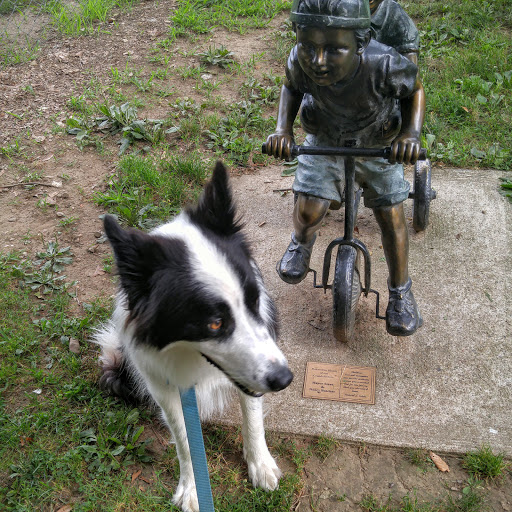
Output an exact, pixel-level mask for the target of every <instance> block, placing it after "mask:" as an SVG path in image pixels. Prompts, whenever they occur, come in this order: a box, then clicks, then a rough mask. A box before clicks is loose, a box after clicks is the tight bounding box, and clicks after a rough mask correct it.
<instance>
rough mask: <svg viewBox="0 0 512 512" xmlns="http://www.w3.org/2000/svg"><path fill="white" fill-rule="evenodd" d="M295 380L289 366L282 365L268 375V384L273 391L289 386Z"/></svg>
mask: <svg viewBox="0 0 512 512" xmlns="http://www.w3.org/2000/svg"><path fill="white" fill-rule="evenodd" d="M292 380H293V373H292V372H291V371H290V369H289V368H288V366H280V367H279V368H278V369H277V370H275V371H273V372H272V373H271V374H270V375H269V376H268V377H267V384H268V387H269V388H270V390H271V391H281V390H282V389H284V388H286V387H288V386H289V385H290V383H291V382H292Z"/></svg>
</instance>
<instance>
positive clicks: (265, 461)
mask: <svg viewBox="0 0 512 512" xmlns="http://www.w3.org/2000/svg"><path fill="white" fill-rule="evenodd" d="M247 468H248V470H249V478H250V480H251V483H252V485H253V487H261V488H262V489H265V490H266V491H273V490H274V489H277V486H278V485H279V479H280V478H281V475H282V473H281V470H280V469H279V468H278V467H277V464H276V462H275V460H274V459H273V457H272V456H271V455H270V454H268V456H267V457H263V458H259V457H254V458H249V457H248V458H247Z"/></svg>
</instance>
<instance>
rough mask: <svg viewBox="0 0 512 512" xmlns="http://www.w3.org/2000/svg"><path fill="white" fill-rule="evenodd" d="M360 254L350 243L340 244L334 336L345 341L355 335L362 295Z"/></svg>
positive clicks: (335, 284)
mask: <svg viewBox="0 0 512 512" xmlns="http://www.w3.org/2000/svg"><path fill="white" fill-rule="evenodd" d="M358 267H359V255H358V251H357V249H355V248H354V247H352V246H350V245H340V246H339V248H338V254H337V256H336V267H335V269H334V281H333V284H332V300H333V309H332V320H333V333H334V337H335V338H336V339H337V340H338V341H341V342H343V343H345V342H347V341H350V340H351V339H352V337H353V336H354V326H355V323H356V308H357V302H358V300H359V296H360V295H361V290H362V288H361V278H360V275H359V268H358Z"/></svg>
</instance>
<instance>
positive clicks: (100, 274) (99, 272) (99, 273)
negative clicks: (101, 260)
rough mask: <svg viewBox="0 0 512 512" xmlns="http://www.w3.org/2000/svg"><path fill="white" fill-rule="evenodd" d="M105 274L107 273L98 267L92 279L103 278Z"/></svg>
mask: <svg viewBox="0 0 512 512" xmlns="http://www.w3.org/2000/svg"><path fill="white" fill-rule="evenodd" d="M104 274H105V271H104V270H102V269H101V267H100V266H99V265H98V266H97V267H96V270H95V271H94V272H93V274H92V277H96V276H102V275H104Z"/></svg>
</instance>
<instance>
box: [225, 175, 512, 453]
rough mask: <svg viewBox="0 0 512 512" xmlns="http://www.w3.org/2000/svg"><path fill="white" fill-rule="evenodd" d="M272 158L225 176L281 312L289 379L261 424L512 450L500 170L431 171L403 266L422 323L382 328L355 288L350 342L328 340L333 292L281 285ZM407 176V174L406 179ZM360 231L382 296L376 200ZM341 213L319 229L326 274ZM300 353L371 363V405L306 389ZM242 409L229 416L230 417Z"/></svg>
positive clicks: (279, 203) (287, 202) (370, 301)
mask: <svg viewBox="0 0 512 512" xmlns="http://www.w3.org/2000/svg"><path fill="white" fill-rule="evenodd" d="M281 169H282V167H281V166H279V165H276V166H270V167H267V168H263V169H261V170H260V171H258V172H257V173H256V174H247V175H242V176H239V177H234V178H233V180H232V185H233V188H234V194H235V197H236V200H237V203H238V208H239V211H240V213H241V214H242V215H243V217H244V220H245V223H246V233H247V235H248V238H249V240H250V241H251V244H252V246H253V250H254V254H255V257H256V260H257V261H258V263H259V264H260V267H261V269H262V272H263V275H264V278H265V280H266V283H267V286H268V288H269V291H270V294H271V296H272V297H274V299H275V300H276V303H277V306H278V310H279V313H280V320H281V333H280V338H279V339H280V345H281V346H282V348H283V351H284V352H285V354H286V356H287V357H288V359H289V362H290V365H291V368H292V370H293V372H294V374H295V379H294V382H293V383H292V385H291V386H290V387H289V388H288V389H286V390H285V391H283V392H281V393H277V394H275V395H272V396H269V397H268V398H267V404H268V415H267V417H266V427H267V428H268V429H271V430H277V431H281V432H293V433H298V434H307V435H320V434H325V435H328V436H332V437H335V438H339V439H343V440H347V441H359V442H361V441H362V442H367V443H376V444H382V445H387V446H399V447H423V448H429V449H433V450H438V451H453V452H466V451H468V450H472V449H476V448H478V447H480V446H481V445H482V444H483V443H489V444H490V445H491V446H492V447H493V449H495V450H497V451H501V452H504V453H506V454H507V455H509V456H512V336H511V331H510V318H511V311H512V309H511V302H512V293H511V289H510V284H511V282H512V251H511V249H512V238H511V234H510V226H512V205H510V204H509V203H508V202H507V201H506V200H505V199H504V198H503V197H502V196H500V194H499V192H498V184H499V181H498V177H499V176H501V175H502V174H503V173H500V172H497V171H483V170H476V171H475V170H471V171H467V170H454V169H434V170H433V176H432V186H433V188H435V189H436V190H437V199H436V200H434V201H432V203H431V213H430V226H429V227H428V229H427V230H426V231H425V232H423V233H415V232H414V230H413V229H412V222H411V217H412V213H411V208H412V201H407V206H406V216H407V217H408V220H409V222H410V225H411V227H410V274H411V276H412V279H413V290H414V294H415V297H416V300H417V302H418V305H419V307H420V310H421V312H422V315H423V318H424V326H423V327H422V328H421V329H420V330H419V331H418V332H417V333H416V334H415V335H413V336H411V337H407V338H398V337H393V336H390V335H388V334H387V333H386V330H385V323H384V321H382V320H378V319H376V318H375V298H374V296H369V297H368V298H362V299H361V301H360V303H359V306H358V312H357V320H356V335H355V339H354V341H353V342H350V343H347V344H340V343H338V342H336V341H335V340H334V338H333V336H332V328H331V315H332V297H331V296H330V293H327V294H324V292H323V291H322V290H320V289H314V288H313V285H312V277H311V276H309V277H308V278H307V279H306V280H305V281H303V282H302V283H300V284H298V285H288V284H286V283H284V282H282V281H281V280H280V279H279V277H278V275H277V273H276V271H275V266H276V262H277V261H278V260H279V259H280V258H281V256H282V254H283V252H284V251H285V249H286V247H287V245H288V243H289V239H290V233H291V230H292V221H291V212H292V208H293V194H292V193H291V192H288V193H283V189H289V188H291V184H292V181H293V179H292V178H282V177H280V174H281ZM409 179H410V176H409ZM357 227H358V235H357V236H358V238H360V239H361V240H362V241H363V242H364V243H365V244H366V245H367V247H368V248H369V250H370V251H371V258H372V288H375V289H377V290H379V291H380V292H381V293H382V304H381V312H382V313H384V311H385V307H386V304H387V286H386V279H387V267H386V263H385V260H384V254H383V251H382V247H381V243H380V233H379V230H378V226H377V224H376V222H375V219H374V218H373V214H372V212H371V210H368V209H366V208H363V207H361V209H360V214H359V218H358V222H357ZM342 231H343V214H342V212H330V213H329V215H328V216H327V217H326V220H325V223H324V225H323V226H322V227H321V229H320V232H319V236H318V239H317V242H316V244H315V248H314V251H313V257H312V262H311V267H312V268H314V269H316V270H318V271H320V270H321V266H322V259H323V253H324V251H325V248H326V247H327V245H328V243H329V241H330V240H332V239H333V238H335V237H337V236H341V234H342ZM308 361H314V362H324V363H336V364H348V365H357V366H375V367H376V368H377V380H376V403H375V405H361V404H351V403H342V402H333V401H325V400H315V399H305V398H302V387H303V382H304V371H305V367H306V363H307V362H308ZM233 414H234V415H235V416H237V413H233ZM232 418H233V419H234V417H233V416H232Z"/></svg>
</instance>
